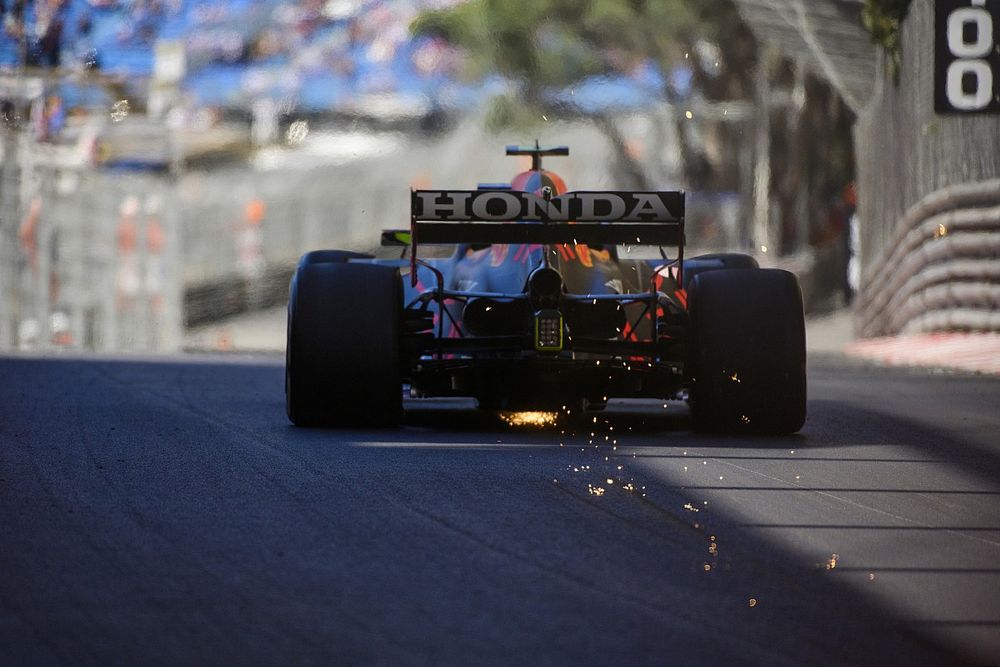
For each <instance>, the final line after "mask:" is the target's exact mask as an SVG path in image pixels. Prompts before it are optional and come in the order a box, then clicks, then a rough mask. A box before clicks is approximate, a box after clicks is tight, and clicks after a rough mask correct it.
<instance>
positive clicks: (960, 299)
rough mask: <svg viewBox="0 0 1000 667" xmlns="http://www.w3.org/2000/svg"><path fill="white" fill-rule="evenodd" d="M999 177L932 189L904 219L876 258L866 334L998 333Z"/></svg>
mask: <svg viewBox="0 0 1000 667" xmlns="http://www.w3.org/2000/svg"><path fill="white" fill-rule="evenodd" d="M998 260H1000V179H995V180H990V181H985V182H981V183H967V184H962V185H955V186H950V187H947V188H942V189H941V190H938V191H937V192H934V193H932V194H930V195H928V196H927V197H925V198H924V199H922V200H921V201H920V202H918V203H917V204H916V205H915V206H913V207H912V208H910V210H909V211H907V212H906V214H905V215H904V216H903V217H902V219H901V220H900V223H899V224H898V225H897V227H896V231H895V235H894V237H893V238H892V239H891V241H890V243H889V244H888V245H887V246H886V247H885V248H884V249H883V250H882V252H881V253H879V255H878V257H876V258H875V260H874V261H873V262H872V266H873V267H876V268H875V270H874V271H872V272H871V273H870V274H869V275H867V276H866V277H865V279H864V283H863V286H862V295H863V300H862V302H861V304H860V305H859V307H858V311H857V314H858V320H857V322H858V330H859V333H860V334H861V335H862V336H866V337H867V336H882V335H888V334H894V333H899V332H917V331H935V330H941V329H948V330H969V329H974V330H993V331H1000V261H998Z"/></svg>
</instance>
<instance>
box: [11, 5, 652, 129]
mask: <svg viewBox="0 0 1000 667" xmlns="http://www.w3.org/2000/svg"><path fill="white" fill-rule="evenodd" d="M460 2H462V0H394V1H388V0H303V1H296V2H289V1H287V0H264V1H261V2H252V1H249V0H210V1H197V2H187V1H183V0H35V1H26V0H0V8H2V11H3V30H2V31H0V73H2V72H3V71H4V70H6V71H7V72H12V71H14V70H16V69H17V68H18V67H19V66H20V65H22V64H25V65H27V66H29V67H30V66H40V67H59V68H60V70H62V71H70V72H72V71H77V72H80V71H88V70H89V71H99V72H100V73H102V74H103V75H105V76H109V77H115V78H117V79H118V80H121V81H124V82H128V86H129V90H130V92H133V93H137V92H138V91H139V90H140V89H138V88H136V82H143V81H145V82H149V81H150V80H151V79H152V78H153V77H154V73H155V71H156V68H157V63H156V58H157V56H156V54H157V53H158V52H159V50H160V47H161V46H162V45H163V44H176V45H180V48H179V52H180V53H181V54H182V56H181V59H180V60H181V65H180V70H181V72H182V74H181V77H180V78H181V80H180V82H179V90H178V91H176V93H177V94H176V95H175V96H174V99H172V100H170V102H169V104H168V106H169V107H170V108H173V109H175V110H177V114H180V115H181V116H182V115H183V114H184V113H190V112H191V111H192V110H193V109H202V108H206V107H211V108H215V109H219V110H221V111H223V112H228V111H241V112H244V113H254V111H253V109H254V108H255V106H256V108H257V109H258V112H259V111H260V110H261V108H262V107H261V106H260V105H261V103H262V101H267V102H268V103H272V104H274V105H276V107H275V109H276V110H277V111H278V112H279V113H280V112H286V113H287V112H290V111H294V112H295V113H296V114H299V115H304V114H305V115H307V114H329V113H333V114H345V115H349V116H354V117H357V116H374V117H376V118H378V119H392V118H399V117H403V118H414V117H425V116H427V115H428V114H432V113H435V112H440V111H449V110H463V109H469V108H472V107H474V106H476V105H477V104H478V103H479V102H481V101H482V100H483V98H484V97H486V96H488V95H489V94H490V93H491V92H495V91H496V90H498V88H500V87H502V83H501V82H498V81H496V80H486V81H483V80H471V79H469V78H468V77H467V76H466V72H465V71H464V68H463V56H462V54H461V53H460V52H459V51H457V50H456V49H454V48H453V47H451V46H449V45H447V44H445V43H444V42H443V41H441V40H440V39H438V38H435V37H429V36H421V37H414V36H412V35H411V33H410V30H409V25H410V23H411V22H412V20H413V19H414V18H415V17H416V16H417V15H418V14H419V13H420V12H422V11H425V10H427V9H435V8H442V7H447V6H451V5H455V4H459V3H460ZM175 67H176V65H175ZM590 88H593V91H592V92H594V95H590V97H592V98H593V99H594V100H597V102H594V101H593V100H585V101H584V103H583V106H585V107H587V108H585V109H580V110H581V111H584V112H585V113H586V112H593V111H594V110H595V109H593V108H591V107H593V106H594V104H598V106H600V104H601V103H602V101H605V100H607V101H613V103H614V105H615V106H618V107H620V106H622V105H624V106H628V107H633V108H635V107H648V106H649V105H650V104H651V103H653V102H655V101H656V100H657V99H659V98H660V97H661V95H660V91H661V90H662V79H661V78H660V76H659V74H658V73H653V75H652V76H650V73H648V72H645V73H644V76H640V77H630V76H613V77H612V78H603V79H601V80H600V81H595V82H591V84H590ZM590 88H584V89H582V90H581V91H580V92H581V93H582V94H583V95H581V98H580V99H581V100H583V99H584V96H585V95H586V94H587V91H588V90H589V89H590ZM609 92H611V93H612V94H611V95H608V93H609ZM60 94H61V95H62V97H63V102H64V104H65V105H66V106H67V108H73V107H75V106H94V105H95V103H97V104H101V103H106V102H107V101H106V100H100V99H95V98H94V96H95V93H94V92H93V91H92V90H86V89H85V88H84V87H81V86H67V85H65V84H64V85H63V86H62V87H61V90H60ZM578 101H579V100H578ZM265 111H268V110H267V109H265Z"/></svg>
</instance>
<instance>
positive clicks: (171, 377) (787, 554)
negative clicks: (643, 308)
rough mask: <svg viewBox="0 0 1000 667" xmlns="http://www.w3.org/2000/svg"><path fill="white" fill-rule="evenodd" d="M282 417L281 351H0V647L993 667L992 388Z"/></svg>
mask: <svg viewBox="0 0 1000 667" xmlns="http://www.w3.org/2000/svg"><path fill="white" fill-rule="evenodd" d="M811 363H812V368H811V370H810V383H811V384H810V392H811V393H810V403H809V411H810V412H809V420H808V422H807V424H806V426H805V429H804V430H803V432H802V433H801V434H800V435H798V436H794V437H786V438H755V437H732V436H730V437H724V436H703V435H694V434H692V433H691V432H690V430H689V424H688V421H687V417H686V410H685V408H684V406H683V404H676V405H675V404H669V405H668V406H667V407H666V408H665V407H664V406H663V404H661V403H656V402H643V403H638V404H631V405H629V404H626V403H624V402H621V403H618V402H613V403H612V405H611V408H610V409H609V411H608V412H606V413H601V414H598V415H596V422H595V421H593V419H594V416H593V415H590V416H587V417H586V418H585V419H580V418H578V416H576V415H570V416H569V418H564V419H563V421H562V422H561V423H559V424H558V425H555V426H549V427H545V428H535V427H513V426H509V425H508V424H506V423H504V422H502V421H500V420H499V419H498V418H497V417H496V416H495V415H493V414H490V413H480V412H478V411H476V410H474V409H472V408H471V407H470V405H469V403H467V402H462V401H456V402H446V401H436V402H431V403H429V404H426V405H420V406H415V405H410V407H411V411H410V413H409V416H408V417H407V422H406V424H405V425H404V426H403V427H402V428H399V429H384V430H304V429H298V428H294V427H292V426H290V425H289V424H288V422H287V421H286V419H285V416H284V406H283V396H282V367H281V360H280V359H279V358H277V357H274V356H230V357H225V356H201V357H181V358H174V359H166V360H138V359H132V360H128V359H125V360H108V359H103V360H100V359H97V360H95V359H71V358H62V359H32V358H25V357H21V358H13V357H7V358H0V377H2V378H3V381H2V383H0V526H2V527H3V539H2V540H0V655H2V656H3V658H2V659H0V661H2V662H3V663H6V664H17V665H22V664H39V663H41V664H47V663H74V664H76V663H79V664H189V663H235V664H259V663H267V664H285V663H323V664H356V663H362V664H429V663H435V664H437V663H443V664H460V665H464V664H491V663H507V664H510V663H524V662H528V661H531V662H533V663H539V664H570V663H581V662H582V663H585V664H651V665H666V664H671V665H707V664H716V665H731V664H766V665H796V666H797V665H803V664H830V665H847V664H850V665H865V664H872V665H886V664H896V665H945V664H962V663H970V664H998V663H1000V439H998V436H997V433H998V430H1000V413H998V409H997V406H1000V379H997V378H995V377H989V376H974V375H961V374H940V373H938V374H934V373H928V372H917V371H903V370H889V369H875V368H871V367H866V366H862V365H860V364H858V363H855V362H848V361H845V360H844V359H843V358H842V357H836V356H817V358H816V359H815V360H814V361H812V362H811Z"/></svg>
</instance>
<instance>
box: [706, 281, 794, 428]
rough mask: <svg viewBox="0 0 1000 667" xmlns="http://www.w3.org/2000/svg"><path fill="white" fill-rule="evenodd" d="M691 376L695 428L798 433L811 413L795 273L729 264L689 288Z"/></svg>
mask: <svg viewBox="0 0 1000 667" xmlns="http://www.w3.org/2000/svg"><path fill="white" fill-rule="evenodd" d="M688 304H689V314H690V319H691V348H690V349H691V357H690V360H689V371H688V383H689V388H690V391H689V401H690V406H691V419H692V422H693V426H694V428H695V430H698V431H713V432H720V431H721V432H733V431H736V432H752V433H767V434H786V433H794V432H796V431H798V430H799V429H800V428H802V424H803V423H804V422H805V418H806V347H805V322H804V318H803V313H802V293H801V291H800V289H799V284H798V280H797V279H796V278H795V276H794V275H793V274H791V273H789V272H787V271H781V270H778V269H754V270H743V269H724V270H715V271H707V272H705V273H702V274H700V275H698V276H696V277H695V279H694V281H693V282H692V283H691V287H690V289H689V291H688Z"/></svg>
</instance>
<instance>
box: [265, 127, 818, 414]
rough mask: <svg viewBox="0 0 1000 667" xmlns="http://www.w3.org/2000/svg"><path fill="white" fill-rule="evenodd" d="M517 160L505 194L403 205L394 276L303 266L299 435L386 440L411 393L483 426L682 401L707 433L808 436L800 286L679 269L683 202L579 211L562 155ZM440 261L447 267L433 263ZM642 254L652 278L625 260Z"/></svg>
mask: <svg viewBox="0 0 1000 667" xmlns="http://www.w3.org/2000/svg"><path fill="white" fill-rule="evenodd" d="M507 154H508V155H528V156H530V157H531V160H532V165H531V169H530V170H528V171H525V172H522V173H520V174H518V175H517V176H515V177H514V179H513V181H512V182H511V183H510V184H506V183H504V184H485V185H480V186H479V188H478V189H477V190H418V191H411V215H410V226H409V228H408V229H400V230H388V231H385V232H383V233H382V244H383V245H384V246H401V247H402V248H403V252H402V256H401V257H400V258H398V259H376V258H374V257H372V256H371V255H366V254H361V253H355V252H348V251H341V250H318V251H313V252H309V253H306V254H305V255H303V256H302V258H301V260H300V261H299V264H298V267H297V269H296V271H295V274H294V277H293V278H292V282H291V293H290V298H289V302H288V343H287V348H286V364H285V394H286V406H287V411H288V417H289V419H290V420H291V421H292V422H293V423H294V424H296V425H346V424H373V425H386V424H395V423H397V422H398V421H399V420H400V419H401V418H402V415H403V401H402V394H403V388H404V386H405V387H408V388H409V393H410V396H411V397H412V398H423V397H440V396H467V397H474V398H475V399H476V400H477V402H478V405H479V407H480V408H483V409H489V410H566V411H572V412H577V413H579V412H580V411H587V410H600V409H602V408H603V407H604V406H605V405H606V404H607V401H608V399H609V398H612V397H655V398H658V399H680V400H683V399H685V398H686V399H687V400H688V402H689V404H690V409H691V418H692V423H693V426H694V428H695V429H696V430H701V431H747V432H757V433H793V432H795V431H797V430H799V429H800V428H801V427H802V424H803V423H804V421H805V414H806V375H805V333H804V320H803V311H802V296H801V292H800V289H799V285H798V281H797V279H796V278H795V276H794V275H793V274H791V273H788V272H786V271H781V270H777V269H763V268H759V266H758V264H757V262H756V260H755V259H754V258H753V257H751V256H748V255H741V254H735V253H725V254H713V255H702V256H700V257H694V258H685V257H684V193H682V192H595V191H579V192H569V191H567V189H566V185H565V183H564V182H563V180H562V179H561V178H560V177H559V176H558V175H556V174H555V173H553V172H551V171H547V170H544V169H543V168H542V158H543V157H546V156H557V155H560V156H564V155H568V154H569V149H568V148H566V147H555V148H541V147H539V146H538V145H537V142H536V144H535V146H534V147H517V146H508V147H507ZM429 246H450V247H453V248H454V250H453V252H451V253H450V254H449V255H448V256H446V257H439V258H427V257H422V256H421V249H424V250H425V251H426V249H427V248H428V247H429ZM640 246H651V247H654V248H656V247H658V248H659V253H658V254H659V257H658V259H655V260H650V259H631V258H630V255H632V254H633V251H636V250H637V249H638V247H640ZM439 254H440V253H439ZM636 254H638V252H636ZM647 257H648V253H647Z"/></svg>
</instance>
